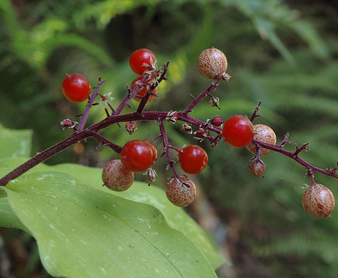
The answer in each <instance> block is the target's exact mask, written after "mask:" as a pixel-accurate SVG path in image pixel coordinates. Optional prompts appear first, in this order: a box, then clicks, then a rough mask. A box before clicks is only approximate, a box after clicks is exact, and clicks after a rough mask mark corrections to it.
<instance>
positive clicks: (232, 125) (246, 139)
mask: <svg viewBox="0 0 338 278" xmlns="http://www.w3.org/2000/svg"><path fill="white" fill-rule="evenodd" d="M222 135H223V137H224V141H225V142H227V143H228V144H230V145H231V146H233V147H237V148H240V147H245V146H246V145H248V144H250V143H251V141H252V139H253V138H254V135H255V133H254V126H253V124H252V122H251V121H250V120H249V119H248V118H247V117H245V116H242V115H235V116H232V117H230V118H229V119H228V120H227V121H226V122H225V123H224V126H223V130H222Z"/></svg>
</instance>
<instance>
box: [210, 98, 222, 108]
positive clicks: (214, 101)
mask: <svg viewBox="0 0 338 278" xmlns="http://www.w3.org/2000/svg"><path fill="white" fill-rule="evenodd" d="M209 104H210V105H211V106H212V107H214V106H216V107H217V108H218V109H221V108H219V98H218V97H214V96H213V97H212V98H211V99H210V100H209Z"/></svg>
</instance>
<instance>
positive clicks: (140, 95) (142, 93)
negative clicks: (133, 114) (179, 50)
mask: <svg viewBox="0 0 338 278" xmlns="http://www.w3.org/2000/svg"><path fill="white" fill-rule="evenodd" d="M142 79H143V77H142V76H141V77H138V78H136V79H134V80H133V82H131V84H130V89H134V88H135V87H136V85H137V81H141V80H142ZM150 81H151V80H149V81H148V82H146V84H147V83H149V82H150ZM147 90H148V88H147V86H146V87H143V88H142V89H141V90H139V91H138V93H137V94H136V95H135V96H134V99H135V100H136V101H137V102H141V100H142V98H143V97H144V96H145V94H146V93H147ZM157 91H158V87H156V88H155V89H154V90H153V93H154V94H157ZM154 98H156V96H154V95H150V96H149V98H148V101H147V103H148V102H151V101H152V100H153V99H154Z"/></svg>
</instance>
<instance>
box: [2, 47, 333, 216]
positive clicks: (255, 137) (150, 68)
mask: <svg viewBox="0 0 338 278" xmlns="http://www.w3.org/2000/svg"><path fill="white" fill-rule="evenodd" d="M129 64H130V67H131V69H132V71H134V72H135V73H136V74H138V75H140V76H139V77H137V78H136V79H135V80H134V81H133V82H131V85H130V87H129V86H127V87H128V93H127V95H126V96H125V98H124V99H123V100H122V102H121V103H120V104H119V106H118V107H117V108H116V109H114V108H113V107H112V106H111V105H110V103H109V100H110V97H108V96H106V95H101V94H99V91H100V88H101V87H102V85H103V83H104V81H102V80H101V78H99V83H98V86H97V87H95V88H94V89H95V90H94V91H93V92H92V93H91V91H92V90H91V89H92V88H91V85H90V83H89V81H88V80H87V79H86V78H85V77H84V76H83V75H81V74H78V73H73V74H70V75H68V74H67V76H66V78H65V79H64V81H63V83H62V91H63V93H64V95H65V97H66V98H67V99H68V100H70V101H72V102H82V101H85V100H88V102H87V105H86V108H85V111H84V113H83V114H82V115H81V120H80V121H79V123H78V122H75V121H72V120H70V119H65V120H63V121H61V125H62V127H63V128H71V129H73V130H74V131H75V132H74V134H73V135H71V136H70V137H69V138H67V139H65V140H63V141H61V142H60V143H58V144H56V145H54V146H52V147H51V148H49V149H47V150H45V151H43V152H41V153H38V154H37V155H36V156H34V157H33V158H32V159H30V160H29V161H27V162H26V163H24V164H22V165H20V166H19V167H18V168H16V169H14V170H13V171H12V172H10V173H9V174H7V175H6V176H5V177H3V178H1V179H0V186H4V185H5V184H6V183H7V182H8V181H9V180H12V179H14V178H16V177H18V176H20V175H21V174H23V173H24V172H26V171H27V170H29V169H30V168H32V167H34V166H35V165H37V164H38V163H41V162H43V161H44V160H46V159H48V158H49V157H51V156H52V155H54V154H56V153H58V152H60V151H62V150H64V149H65V148H67V147H69V146H71V145H72V144H75V143H77V142H78V141H81V140H84V139H86V138H88V137H94V138H95V139H96V140H97V141H98V142H99V143H100V145H99V146H98V149H99V148H100V147H102V146H107V147H110V148H111V149H112V150H113V151H115V152H116V153H118V154H119V156H120V157H119V159H114V160H112V161H110V162H108V163H107V165H106V166H105V167H104V169H103V172H102V180H103V184H104V185H105V186H106V187H107V188H109V189H112V190H115V191H123V190H126V189H128V188H129V187H130V186H131V185H132V183H133V181H134V177H135V173H140V172H145V174H146V176H147V179H148V181H149V184H150V183H151V182H153V181H155V179H156V172H155V170H154V169H152V166H153V165H154V164H155V163H156V161H157V159H158V151H157V149H156V147H155V146H154V145H153V144H152V143H151V142H149V141H145V140H130V141H128V142H126V143H125V145H124V146H123V147H120V146H118V145H116V144H115V143H113V142H111V141H110V140H108V139H106V138H104V137H103V136H101V135H100V134H98V131H100V130H101V129H104V128H106V127H108V126H110V125H112V124H118V125H119V126H120V123H121V122H125V129H126V131H127V132H128V133H129V134H132V133H134V132H135V131H136V129H137V124H136V122H137V121H157V123H158V125H159V130H160V135H159V136H158V137H156V138H155V139H160V138H161V140H162V143H163V154H162V155H161V157H162V156H164V157H166V160H167V163H168V166H167V168H168V169H171V170H172V172H173V176H172V177H171V178H168V180H167V185H166V195H167V197H168V199H169V200H170V202H172V203H173V204H175V205H177V206H180V207H185V206H188V205H189V204H190V203H191V202H192V201H193V200H194V198H195V196H196V186H195V184H194V182H193V181H192V180H191V179H190V178H189V177H188V176H186V175H185V174H188V175H194V174H198V173H201V172H202V171H203V170H204V169H205V168H206V167H207V164H208V155H207V153H206V152H205V150H204V149H203V148H201V147H200V146H198V145H188V146H183V147H182V148H178V147H175V146H172V145H170V144H169V139H168V136H167V133H166V130H165V126H164V122H165V121H167V122H169V123H171V124H175V123H176V122H177V121H181V122H183V125H182V130H183V131H185V132H187V133H189V134H193V135H194V138H195V139H197V141H199V142H200V141H203V140H207V141H209V142H210V144H211V146H212V147H216V146H217V144H218V142H219V141H221V140H222V139H223V140H224V141H225V142H226V143H228V144H229V145H231V146H233V147H237V148H241V147H246V148H247V149H248V151H250V152H251V153H253V154H254V157H253V158H252V159H251V160H250V161H249V165H248V170H249V172H250V174H251V175H253V176H264V172H265V164H264V162H263V161H262V160H261V156H265V157H266V156H267V155H268V154H269V152H271V151H275V152H279V153H281V154H283V155H285V156H288V157H290V158H291V159H293V160H295V161H296V162H298V163H299V164H301V165H302V166H304V167H305V168H306V169H307V177H309V178H310V179H311V185H310V186H309V187H308V188H307V189H306V191H305V192H304V195H303V198H302V204H303V206H304V208H305V210H306V211H307V212H308V213H310V214H311V215H313V216H316V217H325V216H330V214H331V212H332V210H333V207H334V204H335V201H334V197H333V194H332V193H331V191H330V190H329V189H328V188H326V187H325V186H323V185H321V184H318V183H316V182H315V181H314V174H313V173H314V172H320V173H323V174H325V175H328V176H331V177H334V178H337V179H338V175H337V174H336V172H337V171H338V166H337V167H335V168H331V169H327V170H323V169H320V168H318V167H315V166H313V165H311V164H310V163H308V162H306V161H305V160H303V159H302V158H300V157H299V153H300V152H301V151H304V150H307V144H303V145H302V146H301V147H298V146H297V145H295V146H296V149H295V151H293V152H291V151H287V150H285V149H284V148H283V147H284V146H285V145H286V144H289V143H292V142H291V141H290V140H289V135H288V134H287V135H286V136H285V138H284V139H283V140H282V141H279V144H277V139H276V134H275V132H274V131H273V130H272V129H271V128H270V127H268V126H266V125H263V124H256V125H254V124H253V122H254V120H255V119H256V118H258V117H260V115H257V112H258V110H259V108H260V105H261V102H260V103H259V104H258V105H257V107H256V108H255V110H254V112H253V114H252V116H251V118H248V117H247V116H244V115H234V116H232V117H230V118H229V119H227V120H226V121H223V119H222V118H221V117H220V116H215V117H213V118H212V119H211V120H207V121H205V122H204V121H202V120H199V119H197V118H194V117H191V116H190V112H191V111H192V110H193V108H194V107H195V106H196V105H198V104H199V103H200V102H201V101H202V100H203V99H204V98H209V103H210V105H211V106H213V107H217V108H219V99H218V97H216V96H214V95H212V94H211V92H213V91H215V90H216V88H217V87H218V85H219V83H220V82H221V81H222V80H227V81H228V80H229V79H230V78H231V77H230V75H229V74H227V73H226V72H225V71H226V69H227V66H228V62H227V59H226V56H225V55H224V53H223V52H222V51H220V50H218V49H216V48H210V49H206V50H204V51H203V52H202V53H201V55H200V56H199V58H198V61H197V68H198V70H199V72H200V73H201V75H202V76H204V77H206V78H208V79H215V80H216V81H215V82H214V83H212V84H211V85H210V86H209V87H208V88H207V89H205V90H204V91H203V92H202V93H201V94H199V95H198V96H197V97H196V98H195V97H194V96H191V97H192V101H191V103H190V104H189V105H188V106H187V107H186V109H185V110H183V111H180V112H177V111H168V112H165V111H163V112H162V111H150V112H146V111H144V107H145V105H146V104H147V103H148V102H150V101H153V100H154V99H155V98H156V97H158V95H157V92H158V86H159V84H160V83H161V82H162V81H164V80H166V77H165V75H166V73H167V71H168V66H169V62H167V63H165V64H164V66H163V67H162V68H160V69H158V68H157V60H156V57H155V55H154V53H153V52H151V51H150V50H148V49H144V48H142V49H139V50H136V51H135V52H134V53H132V55H131V56H130V59H129ZM97 97H99V98H101V102H105V103H106V104H107V106H108V108H110V110H111V111H108V109H107V108H105V112H106V114H107V117H106V118H105V119H104V120H102V121H100V122H98V123H96V124H94V125H92V126H89V127H87V128H84V126H85V123H86V120H87V117H88V114H89V110H90V109H91V108H92V107H93V106H94V105H95V104H97V103H95V100H96V98H97ZM132 99H134V100H136V101H137V102H138V103H139V104H138V107H137V109H136V111H135V112H132V113H128V114H122V115H121V112H122V110H123V108H124V107H126V106H127V105H129V102H130V101H131V100H132ZM194 127H195V128H196V129H195V131H194ZM213 134H214V135H213ZM171 152H176V153H177V157H178V164H179V166H180V168H181V171H182V172H183V174H179V172H178V171H177V170H176V168H175V163H176V161H175V160H174V159H173V158H172V153H171Z"/></svg>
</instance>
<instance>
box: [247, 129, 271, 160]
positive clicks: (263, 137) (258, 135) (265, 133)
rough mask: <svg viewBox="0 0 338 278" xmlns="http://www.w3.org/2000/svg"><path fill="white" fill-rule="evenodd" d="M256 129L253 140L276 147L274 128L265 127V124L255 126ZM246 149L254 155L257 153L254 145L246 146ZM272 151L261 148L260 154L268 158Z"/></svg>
mask: <svg viewBox="0 0 338 278" xmlns="http://www.w3.org/2000/svg"><path fill="white" fill-rule="evenodd" d="M254 128H255V135H254V138H253V139H255V140H258V141H261V142H263V143H267V144H270V145H276V142H277V138H276V134H275V132H274V131H273V130H272V128H270V127H268V126H267V125H263V124H257V125H254ZM246 148H247V149H248V150H249V151H250V152H252V153H253V154H255V153H256V147H255V145H254V143H250V144H249V145H247V146H246ZM270 151H271V150H269V149H265V148H261V149H260V153H259V154H260V155H264V156H265V157H266V156H267V155H268V153H269V152H270Z"/></svg>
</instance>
